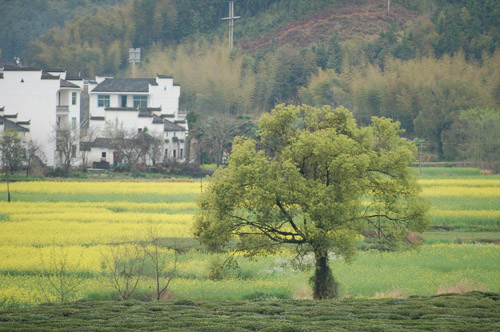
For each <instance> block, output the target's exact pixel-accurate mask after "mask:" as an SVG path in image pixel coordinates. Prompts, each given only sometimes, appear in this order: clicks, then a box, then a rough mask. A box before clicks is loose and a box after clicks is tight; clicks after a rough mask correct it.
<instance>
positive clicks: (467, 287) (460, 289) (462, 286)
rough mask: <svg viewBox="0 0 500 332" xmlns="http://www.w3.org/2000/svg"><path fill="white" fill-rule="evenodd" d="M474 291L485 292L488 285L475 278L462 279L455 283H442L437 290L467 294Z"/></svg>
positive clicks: (440, 292)
mask: <svg viewBox="0 0 500 332" xmlns="http://www.w3.org/2000/svg"><path fill="white" fill-rule="evenodd" d="M472 291H480V292H485V291H487V290H486V287H485V286H484V284H483V283H482V282H476V281H474V280H469V279H462V280H460V281H459V282H457V283H455V284H451V285H450V284H442V285H440V286H439V287H438V290H437V292H436V294H437V295H439V294H465V293H468V292H472Z"/></svg>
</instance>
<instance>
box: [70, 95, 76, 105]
mask: <svg viewBox="0 0 500 332" xmlns="http://www.w3.org/2000/svg"><path fill="white" fill-rule="evenodd" d="M71 105H76V92H71Z"/></svg>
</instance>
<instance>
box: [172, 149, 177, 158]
mask: <svg viewBox="0 0 500 332" xmlns="http://www.w3.org/2000/svg"><path fill="white" fill-rule="evenodd" d="M176 152H177V151H176V150H174V151H173V157H174V159H175V158H176Z"/></svg>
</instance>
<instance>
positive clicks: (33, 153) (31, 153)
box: [25, 140, 45, 176]
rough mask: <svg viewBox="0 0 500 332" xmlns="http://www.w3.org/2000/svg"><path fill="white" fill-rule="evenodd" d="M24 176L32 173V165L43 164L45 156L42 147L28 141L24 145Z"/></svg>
mask: <svg viewBox="0 0 500 332" xmlns="http://www.w3.org/2000/svg"><path fill="white" fill-rule="evenodd" d="M25 149H26V176H29V175H30V173H33V168H34V167H33V165H34V164H35V165H36V164H43V163H44V159H45V155H44V153H43V151H42V147H41V146H40V145H39V144H38V143H37V142H35V141H33V140H29V141H28V142H27V143H26V147H25Z"/></svg>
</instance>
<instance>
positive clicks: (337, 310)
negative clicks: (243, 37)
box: [0, 292, 500, 332]
mask: <svg viewBox="0 0 500 332" xmlns="http://www.w3.org/2000/svg"><path fill="white" fill-rule="evenodd" d="M256 295H257V296H258V294H256ZM263 295H265V294H263ZM499 329H500V294H495V293H480V292H472V293H468V294H466V295H450V294H445V295H440V296H434V297H411V298H408V299H381V300H357V299H348V300H342V301H321V302H314V301H307V300H305V301H294V300H252V301H224V302H193V301H189V300H183V301H175V302H156V303H152V302H94V301H78V302H74V303H70V304H44V305H40V306H38V307H33V308H24V309H4V310H0V331H70V330H71V331H83V330H85V331H139V330H141V331H142V330H149V331H160V330H161V331H218V332H219V331H231V332H232V331H236V332H238V331H241V332H242V331H384V332H385V331H451V332H452V331H468V332H475V331H484V332H486V331H488V332H491V331H498V330H499Z"/></svg>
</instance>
